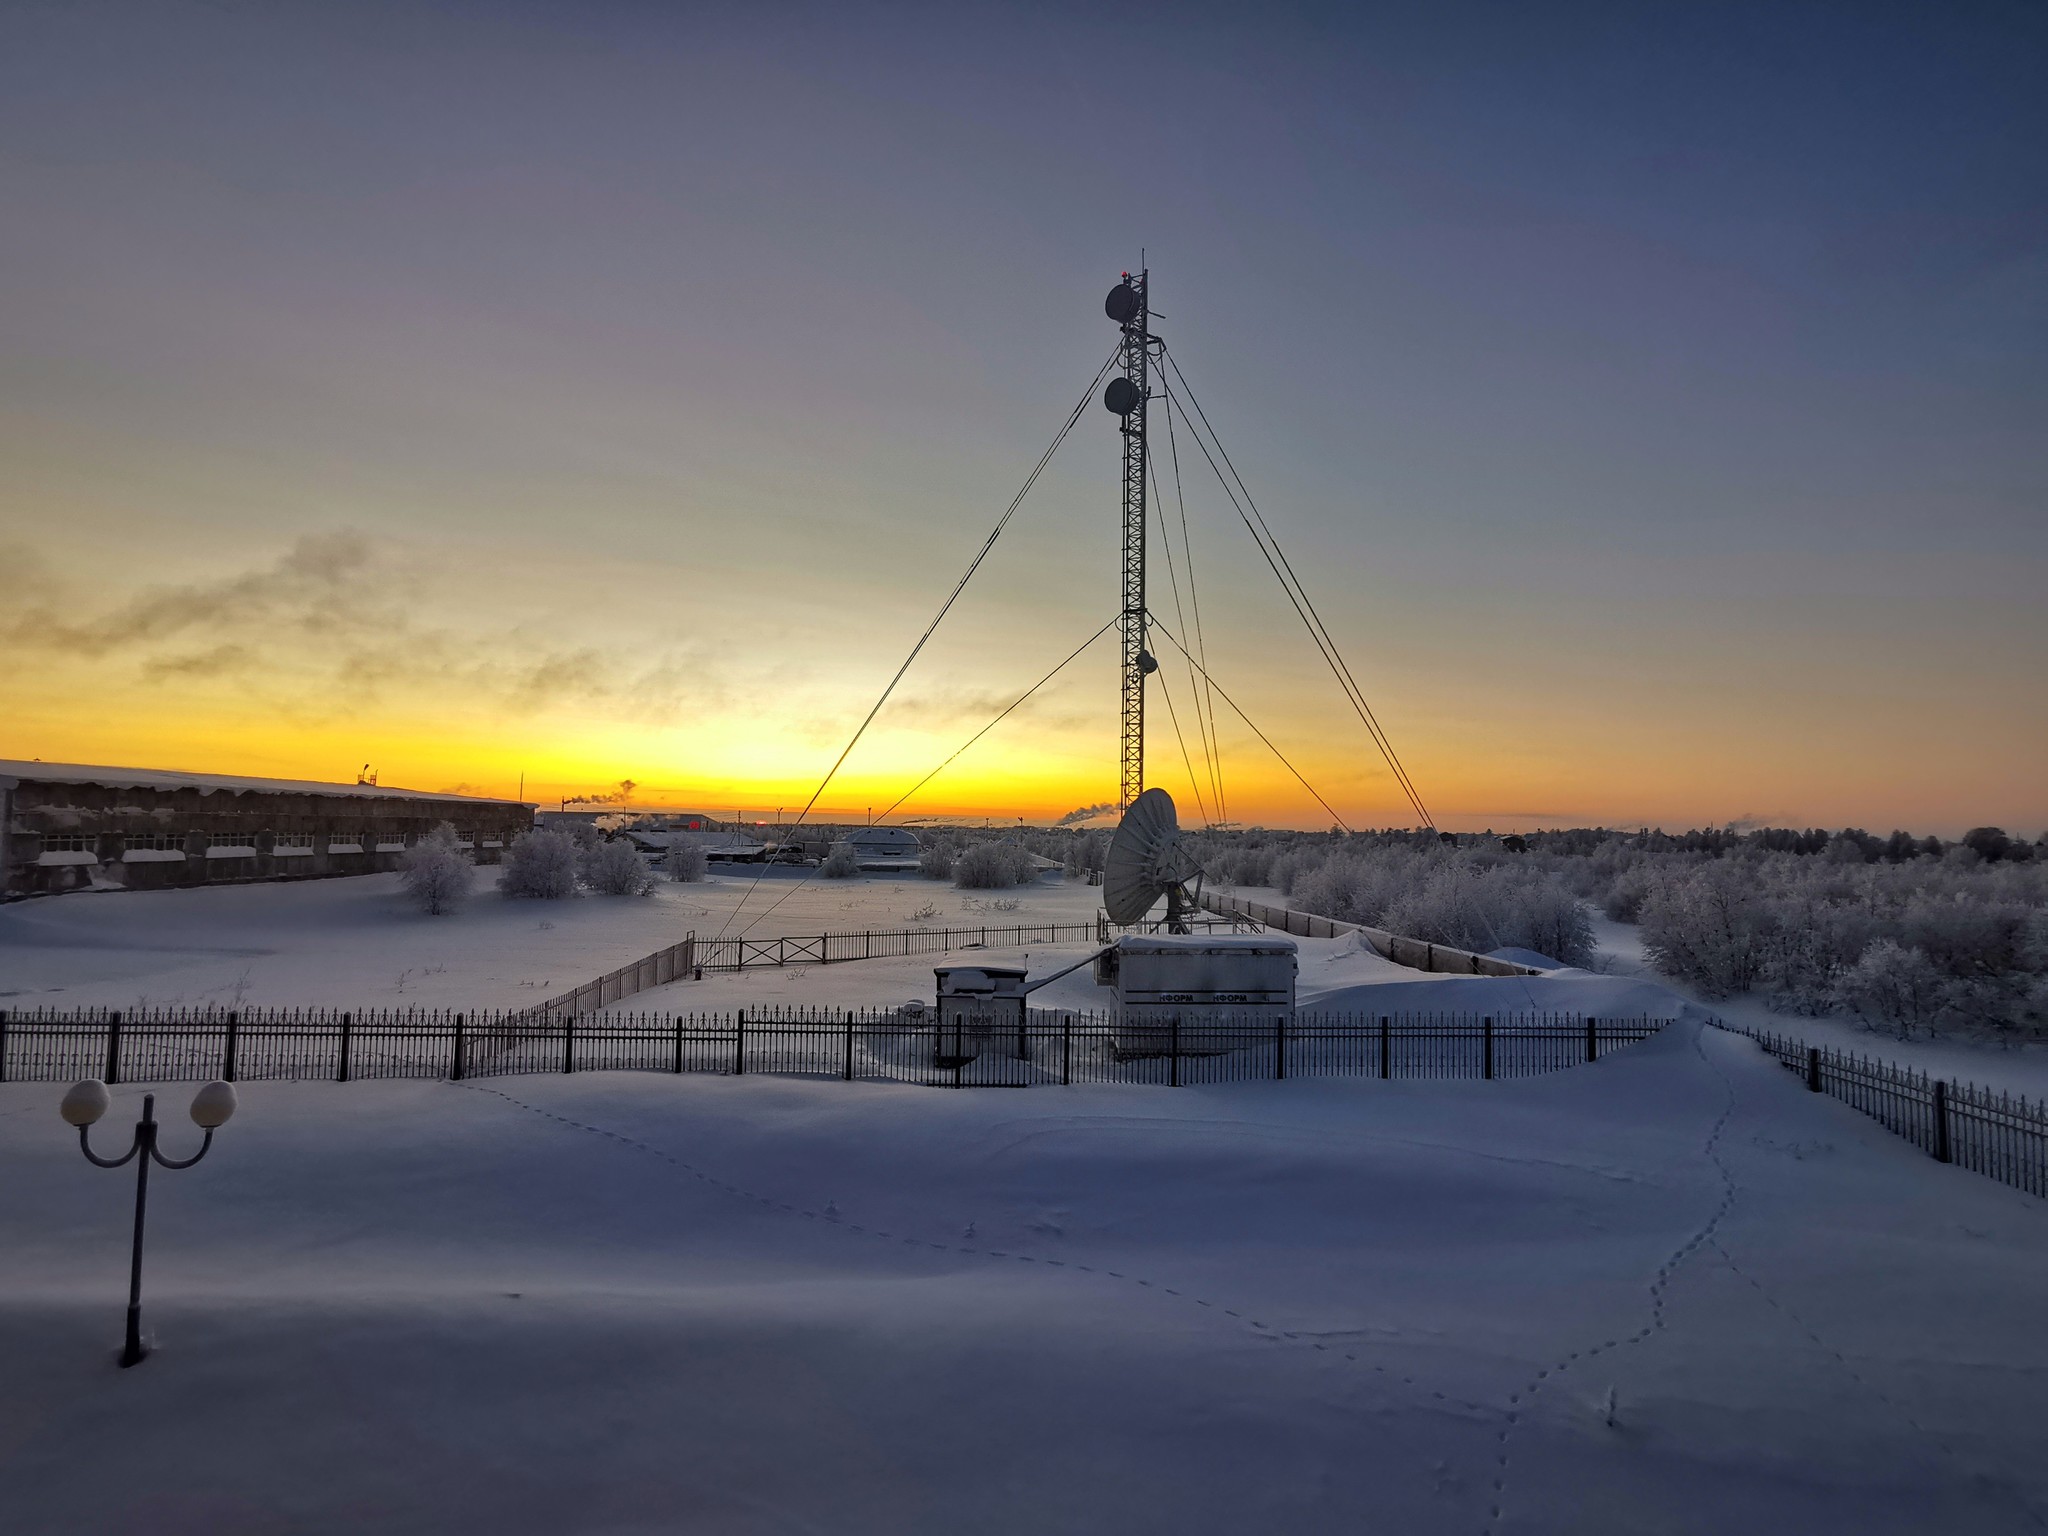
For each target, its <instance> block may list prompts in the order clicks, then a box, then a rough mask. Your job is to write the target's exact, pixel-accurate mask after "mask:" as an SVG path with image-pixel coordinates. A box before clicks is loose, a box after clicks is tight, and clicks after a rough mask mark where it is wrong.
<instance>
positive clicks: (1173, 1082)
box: [1166, 1013, 1180, 1088]
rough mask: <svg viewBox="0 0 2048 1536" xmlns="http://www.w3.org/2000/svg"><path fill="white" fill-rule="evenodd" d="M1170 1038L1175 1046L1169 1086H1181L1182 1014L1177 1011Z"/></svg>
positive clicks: (1168, 1075)
mask: <svg viewBox="0 0 2048 1536" xmlns="http://www.w3.org/2000/svg"><path fill="white" fill-rule="evenodd" d="M1168 1039H1169V1042H1170V1043H1171V1045H1172V1047H1173V1069H1172V1070H1171V1071H1170V1072H1169V1073H1168V1074H1167V1078H1166V1081H1167V1086H1168V1087H1172V1088H1178V1087H1179V1086H1180V1015H1179V1014H1177V1013H1176V1014H1175V1015H1174V1016H1173V1031H1172V1033H1171V1035H1170V1036H1169V1037H1168Z"/></svg>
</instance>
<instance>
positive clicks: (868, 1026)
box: [0, 1007, 1666, 1088]
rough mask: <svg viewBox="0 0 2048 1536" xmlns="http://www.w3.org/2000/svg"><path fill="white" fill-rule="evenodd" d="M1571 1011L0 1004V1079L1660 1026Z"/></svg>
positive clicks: (1322, 1041)
mask: <svg viewBox="0 0 2048 1536" xmlns="http://www.w3.org/2000/svg"><path fill="white" fill-rule="evenodd" d="M1665 1022H1666V1021H1665V1020H1662V1019H1653V1018H1601V1019H1593V1018H1586V1017H1583V1016H1581V1015H1577V1014H1551V1013H1529V1014H1504V1015H1498V1016H1486V1015H1479V1014H1456V1013H1403V1014H1384V1015H1379V1014H1348V1013H1346V1014H1334V1013H1318V1012H1314V1011H1304V1012H1297V1013H1294V1014H1292V1015H1282V1014H1276V1013H1272V1012H1265V1013H1244V1014H1230V1015H1223V1016H1216V1015H1207V1016H1204V1017H1202V1018H1200V1019H1182V1018H1179V1017H1166V1016H1159V1015H1155V1016H1152V1017H1147V1018H1134V1017H1130V1016H1122V1017H1120V1016H1118V1015H1115V1014H1103V1013H1089V1012H1060V1011H1054V1010H1041V1009H1032V1010H1030V1011H1028V1012H1021V1013H1020V1012H1015V1011H1012V1012H1008V1013H1003V1014H997V1013H986V1014H983V1013H970V1014H964V1015H963V1014H949V1015H948V1016H947V1017H946V1018H945V1019H944V1020H943V1021H942V1020H941V1019H940V1018H939V1017H938V1016H937V1015H936V1014H935V1013H933V1012H931V1011H929V1010H926V1009H922V1008H915V1007H904V1008H882V1009H844V1008H768V1009H753V1008H749V1009H741V1010H737V1011H735V1012H731V1013H661V1014H656V1013H626V1012H620V1011H617V1010H612V1011H607V1012H603V1013H594V1014H588V1015H583V1016H571V1017H566V1018H541V1017H537V1016H536V1015H535V1014H533V1013H532V1012H531V1011H524V1012H521V1011H512V1010H504V1011H471V1010H442V1009H418V1008H415V1009H367V1010H355V1009H324V1008H298V1009H290V1008H266V1009H255V1008H250V1009H235V1010H225V1011H223V1010H211V1009H208V1010H199V1009H179V1008H151V1009H134V1010H120V1009H115V1010H105V1009H90V1010H79V1011H59V1010H55V1009H32V1010H17V1011H14V1012H11V1013H6V1012H0V1081H33V1082H71V1081H75V1080H77V1079H79V1078H85V1077H97V1078H101V1079H103V1080H104V1081H106V1082H110V1083H117V1082H179V1081H202V1080H205V1079H208V1078H213V1077H223V1078H226V1079H228V1080H229V1081H231V1082H232V1081H237V1080H243V1081H247V1080H254V1079H331V1080H335V1081H340V1082H347V1081H349V1080H350V1079H352V1078H380V1077H425V1078H438V1077H447V1078H457V1079H460V1078H465V1077H488V1076H496V1075H500V1074H505V1073H526V1072H589V1071H646V1072H722V1073H731V1074H739V1073H745V1072H774V1073H795V1074H806V1075H811V1076H829V1077H839V1078H844V1079H845V1080H847V1081H849V1082H850V1081H852V1080H854V1079H856V1078H863V1079H884V1080H889V1081H895V1082H906V1083H924V1084H931V1085H935V1086H942V1087H955V1088H961V1087H1028V1086H1030V1085H1032V1084H1034V1083H1156V1084H1159V1085H1161V1086H1171V1087H1177V1086H1182V1085H1186V1084H1194V1083H1218V1082H1240V1081H1253V1080H1272V1079H1279V1078H1290V1077H1379V1078H1390V1079H1391V1078H1493V1077H1528V1076H1531V1075H1533V1074H1536V1073H1541V1072H1554V1071H1558V1070H1561V1069H1563V1068H1565V1067H1570V1066H1575V1065H1579V1064H1581V1063H1584V1062H1590V1061H1595V1060H1597V1059H1599V1057H1601V1056H1602V1055H1604V1054H1606V1053H1607V1052H1608V1051H1610V1050H1613V1049H1615V1048H1616V1047H1619V1046H1626V1045H1633V1044H1635V1043H1636V1042H1638V1041H1640V1040H1644V1039H1647V1038H1648V1037H1649V1036H1651V1035H1652V1034H1655V1033H1656V1032H1657V1031H1658V1030H1659V1029H1661V1028H1662V1027H1663V1026H1664V1024H1665Z"/></svg>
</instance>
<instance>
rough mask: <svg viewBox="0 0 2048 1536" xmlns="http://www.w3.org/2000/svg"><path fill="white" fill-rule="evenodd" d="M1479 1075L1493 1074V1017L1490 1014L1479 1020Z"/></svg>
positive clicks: (1487, 1075) (1490, 1075) (1488, 1076)
mask: <svg viewBox="0 0 2048 1536" xmlns="http://www.w3.org/2000/svg"><path fill="white" fill-rule="evenodd" d="M1479 1075H1480V1076H1481V1077H1487V1078H1490V1077H1492V1076H1493V1019H1492V1018H1491V1017H1490V1016H1489V1017H1487V1018H1484V1019H1481V1020H1480V1021H1479Z"/></svg>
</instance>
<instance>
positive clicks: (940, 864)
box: [917, 838, 953, 880]
mask: <svg viewBox="0 0 2048 1536" xmlns="http://www.w3.org/2000/svg"><path fill="white" fill-rule="evenodd" d="M917 872H918V873H919V874H920V875H923V876H924V877H925V879H927V880H950V879H952V878H953V845H952V844H951V843H949V842H947V841H946V840H945V839H944V838H934V839H933V840H932V841H931V842H929V843H926V844H925V848H924V852H923V853H921V854H919V855H918V858H917Z"/></svg>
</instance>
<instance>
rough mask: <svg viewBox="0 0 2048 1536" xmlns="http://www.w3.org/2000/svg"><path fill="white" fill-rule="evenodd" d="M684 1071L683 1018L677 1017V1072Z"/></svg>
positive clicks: (679, 1015) (678, 1015)
mask: <svg viewBox="0 0 2048 1536" xmlns="http://www.w3.org/2000/svg"><path fill="white" fill-rule="evenodd" d="M682 1070H683V1016H682V1015H681V1014H680V1013H679V1014H677V1015H676V1071H678V1072H680V1071H682Z"/></svg>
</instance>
